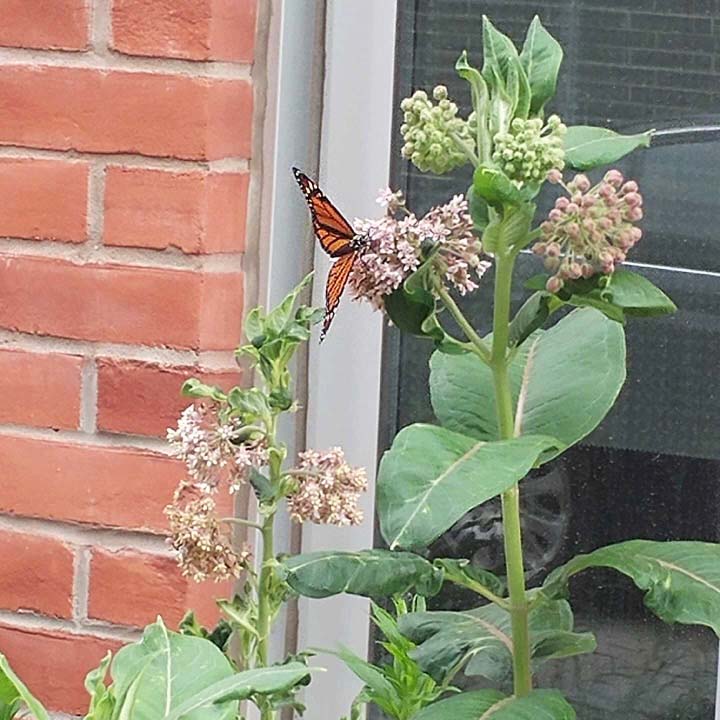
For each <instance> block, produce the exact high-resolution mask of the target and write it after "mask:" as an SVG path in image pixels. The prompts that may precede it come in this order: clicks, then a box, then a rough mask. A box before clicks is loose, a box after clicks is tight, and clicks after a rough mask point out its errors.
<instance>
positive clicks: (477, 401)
mask: <svg viewBox="0 0 720 720" xmlns="http://www.w3.org/2000/svg"><path fill="white" fill-rule="evenodd" d="M509 373H510V386H511V392H512V396H513V401H514V405H515V407H516V408H517V411H516V417H515V427H516V434H526V433H527V434H528V435H530V436H533V435H549V436H551V437H554V438H557V440H558V441H559V448H560V450H562V449H564V448H567V447H570V446H571V445H574V444H575V443H577V442H579V441H580V440H582V438H584V437H585V436H586V435H587V434H588V433H590V432H591V431H592V430H594V429H595V428H596V427H597V426H598V424H599V423H600V422H601V421H602V419H603V418H604V417H605V415H606V414H607V413H608V411H609V410H610V408H611V407H612V406H613V403H614V402H615V399H616V398H617V396H618V393H619V392H620V388H621V387H622V385H623V382H624V381H625V337H624V333H623V330H622V327H621V326H620V325H618V324H617V323H614V322H612V321H610V320H608V319H607V318H606V317H605V316H604V315H602V314H601V313H599V312H597V311H596V310H593V309H589V308H585V309H581V310H575V311H574V312H572V313H570V314H569V315H567V316H566V317H564V318H562V319H561V320H560V321H559V322H558V323H556V324H555V325H554V326H553V327H551V328H550V329H549V330H545V331H542V330H538V331H536V332H535V333H533V335H531V336H530V337H529V338H528V339H527V340H525V342H524V343H523V344H522V345H520V347H519V348H517V350H516V352H515V355H514V357H513V360H512V362H511V363H510V368H509ZM430 392H431V400H432V405H433V409H434V411H435V415H436V416H437V418H438V420H439V421H440V422H441V423H442V425H443V427H445V428H447V429H448V430H453V431H454V432H462V433H464V434H465V435H469V436H471V437H474V438H477V439H478V440H485V441H491V440H495V439H497V438H498V437H499V431H498V425H497V411H496V406H495V392H494V388H493V378H492V372H491V370H490V368H488V366H487V365H485V364H483V363H482V362H480V361H479V360H478V358H477V357H476V356H474V355H467V356H465V355H463V356H449V355H448V356H445V355H441V354H439V353H435V354H434V355H433V356H432V359H431V361H430ZM557 454H558V452H557V451H554V452H551V453H546V454H545V455H543V458H542V460H543V462H545V461H547V460H549V459H550V458H552V457H554V456H555V455H557Z"/></svg>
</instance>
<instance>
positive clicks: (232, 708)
mask: <svg viewBox="0 0 720 720" xmlns="http://www.w3.org/2000/svg"><path fill="white" fill-rule="evenodd" d="M111 675H112V678H113V690H114V692H115V700H116V708H115V718H116V720H125V719H126V718H127V719H128V720H129V718H132V720H158V718H166V717H168V716H170V717H172V716H173V713H174V712H175V711H176V710H178V709H179V708H181V707H182V706H183V705H184V704H186V703H187V702H188V701H190V700H191V699H193V698H195V696H197V695H198V694H201V693H204V692H206V691H207V688H209V687H210V686H213V685H214V684H215V683H217V682H219V681H221V680H224V679H227V678H234V677H235V676H236V675H235V672H234V670H233V668H232V666H231V665H230V662H229V661H228V659H227V658H226V657H225V656H224V655H223V653H222V652H221V651H220V650H218V648H216V647H215V645H213V644H212V643H211V642H210V641H209V640H203V639H201V638H197V637H191V636H186V635H179V634H177V633H173V632H170V631H169V630H168V629H167V628H166V627H165V625H164V624H163V622H162V620H160V619H159V618H158V620H157V622H155V623H153V624H152V625H148V627H146V628H145V631H144V633H143V637H142V640H140V641H139V642H136V643H133V644H132V645H126V646H125V647H124V648H122V649H121V650H119V651H118V653H117V654H116V656H115V659H114V661H113V663H112V666H111ZM236 713H237V702H236V701H235V700H228V701H227V702H218V703H217V704H214V705H211V706H209V707H203V708H200V709H197V710H193V711H192V712H187V713H185V716H184V720H234V718H235V717H236ZM176 717H177V715H176Z"/></svg>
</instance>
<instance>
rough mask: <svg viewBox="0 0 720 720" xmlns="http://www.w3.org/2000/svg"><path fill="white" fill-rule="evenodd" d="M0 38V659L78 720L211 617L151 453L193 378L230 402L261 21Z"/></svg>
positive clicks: (65, 9)
mask: <svg viewBox="0 0 720 720" xmlns="http://www.w3.org/2000/svg"><path fill="white" fill-rule="evenodd" d="M0 18H2V21H1V22H0V198H1V201H0V398H1V400H0V558H1V561H0V562H1V563H2V577H1V581H0V652H3V653H6V654H7V655H8V657H9V659H10V661H11V663H13V664H14V665H15V667H16V668H17V670H18V671H19V672H20V673H21V674H22V675H23V676H24V678H25V679H26V680H27V682H28V683H29V685H30V687H31V689H33V690H34V691H35V692H36V693H37V694H38V695H39V696H40V697H41V699H42V700H44V701H45V702H46V703H47V704H48V705H49V707H50V708H51V709H53V710H56V711H61V712H65V713H69V714H77V713H82V712H84V710H85V709H86V696H85V693H84V691H83V689H82V679H83V677H84V674H85V673H86V672H87V670H88V669H89V668H91V667H92V666H94V665H95V664H97V662H98V661H99V659H100V658H101V657H102V656H103V655H104V653H105V652H106V650H107V649H116V648H117V647H119V645H120V644H121V643H122V642H123V641H126V640H128V639H131V638H135V637H137V628H139V627H141V626H142V625H144V624H145V623H147V622H150V621H152V620H153V619H154V618H155V615H156V614H157V613H158V612H161V613H162V614H163V615H164V616H165V618H166V620H167V621H168V622H169V623H176V622H177V621H178V619H179V618H180V617H181V615H182V613H183V611H184V609H185V608H186V607H189V606H192V607H195V608H196V609H198V610H199V612H200V615H201V617H204V618H206V619H209V618H211V616H212V615H213V603H212V595H213V594H214V593H213V590H212V589H208V588H207V587H205V588H203V587H197V586H190V585H188V583H186V582H185V581H184V580H183V579H182V578H181V577H180V576H179V574H178V572H177V570H176V568H175V565H174V562H173V561H172V559H171V558H170V557H169V556H168V553H167V550H166V545H165V542H164V538H163V532H164V529H165V521H164V517H163V514H162V508H163V506H164V505H165V504H166V503H167V502H168V500H169V498H170V496H171V493H172V490H173V487H174V485H175V483H176V482H177V481H178V479H179V478H180V477H181V475H182V468H180V467H179V466H178V464H177V463H176V462H175V461H173V460H172V459H170V458H168V457H167V456H166V455H165V453H164V451H165V447H164V443H163V440H162V439H161V438H162V436H163V435H164V432H165V429H166V428H167V426H168V425H169V424H171V423H172V422H173V421H174V418H175V417H176V415H177V413H178V412H179V410H181V409H182V407H183V405H184V403H183V400H182V399H181V398H180V397H179V395H178V390H179V386H180V384H181V382H182V380H183V379H184V378H185V377H186V376H187V375H188V374H190V373H198V372H202V373H204V374H205V375H206V376H208V377H210V378H211V379H212V380H213V381H218V382H220V383H221V384H223V383H224V384H232V383H234V382H235V381H236V380H237V377H236V375H235V371H234V370H233V362H232V353H231V350H232V348H233V347H234V346H235V345H236V344H237V342H238V340H239V330H240V323H239V321H240V316H241V312H242V306H243V275H242V269H241V268H242V263H241V258H242V253H243V249H244V244H245V226H246V202H247V194H248V179H249V175H248V173H249V160H250V150H251V130H252V128H251V119H252V102H253V88H252V83H251V63H252V58H253V44H254V37H255V24H256V7H255V2H254V0H0ZM215 592H217V589H216V588H215Z"/></svg>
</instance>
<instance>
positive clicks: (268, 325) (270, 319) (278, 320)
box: [264, 273, 313, 335]
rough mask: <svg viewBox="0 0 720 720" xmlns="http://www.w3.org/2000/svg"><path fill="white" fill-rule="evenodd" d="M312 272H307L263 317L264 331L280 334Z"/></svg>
mask: <svg viewBox="0 0 720 720" xmlns="http://www.w3.org/2000/svg"><path fill="white" fill-rule="evenodd" d="M312 278H313V273H308V274H307V275H306V276H305V277H304V278H303V279H302V280H301V281H300V283H299V284H298V285H297V286H296V287H294V288H293V289H292V290H291V291H290V292H289V293H288V294H287V295H286V296H285V297H284V298H283V299H282V300H281V302H280V304H279V305H278V306H277V307H276V308H274V309H273V310H271V311H270V312H269V313H268V314H267V317H266V318H265V319H264V326H265V332H266V333H268V334H271V335H277V334H280V333H281V332H282V331H283V330H284V329H285V328H286V326H287V325H288V324H289V323H290V321H291V319H292V318H293V315H294V313H293V309H294V307H295V303H296V302H297V299H298V297H299V296H300V293H301V292H302V291H303V290H304V289H305V288H306V287H307V286H308V285H309V284H310V281H311V280H312Z"/></svg>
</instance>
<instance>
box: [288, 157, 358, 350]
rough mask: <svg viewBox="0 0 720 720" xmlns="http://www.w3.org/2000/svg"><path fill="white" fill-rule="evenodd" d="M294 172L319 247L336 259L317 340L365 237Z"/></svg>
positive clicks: (329, 319) (325, 328) (310, 182)
mask: <svg viewBox="0 0 720 720" xmlns="http://www.w3.org/2000/svg"><path fill="white" fill-rule="evenodd" d="M293 174H294V175H295V179H296V180H297V183H298V185H299V186H300V189H301V190H302V192H303V195H304V196H305V200H306V202H307V204H308V207H309V208H310V215H311V216H312V225H313V230H314V231H315V237H317V239H318V241H319V242H320V245H321V247H322V249H323V250H324V251H325V252H326V253H327V254H328V255H329V256H330V257H331V258H333V259H335V262H334V263H333V264H332V267H331V268H330V273H329V274H328V279H327V283H326V285H325V321H324V322H323V327H322V331H321V333H320V342H322V341H323V340H324V339H325V335H327V331H328V329H329V328H330V323H332V321H333V318H334V317H335V312H336V311H337V307H338V305H339V304H340V298H341V296H342V294H343V290H345V285H347V281H348V279H349V277H350V271H351V270H352V269H353V266H354V264H355V260H357V258H358V255H359V254H360V251H361V250H362V248H363V245H364V244H365V243H366V241H367V239H366V238H365V237H364V236H362V235H357V234H356V233H355V231H354V230H353V229H352V226H351V225H350V223H349V222H348V221H347V220H346V219H345V218H344V217H343V216H342V214H341V213H340V211H339V210H338V209H337V208H336V207H335V206H334V205H333V204H332V203H331V202H330V200H328V198H327V196H326V195H325V193H324V192H323V191H322V190H320V188H319V187H318V186H317V183H315V182H314V181H313V180H311V179H310V178H309V177H308V176H307V175H305V173H302V172H300V170H298V169H297V168H293Z"/></svg>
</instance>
